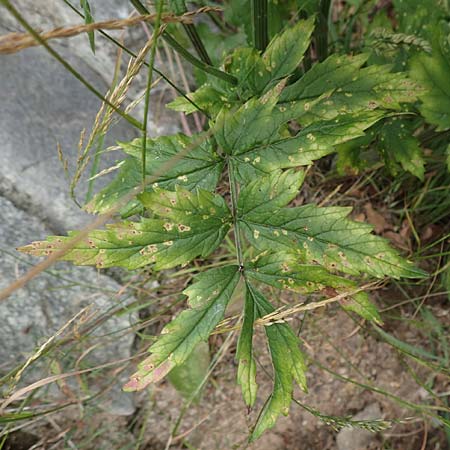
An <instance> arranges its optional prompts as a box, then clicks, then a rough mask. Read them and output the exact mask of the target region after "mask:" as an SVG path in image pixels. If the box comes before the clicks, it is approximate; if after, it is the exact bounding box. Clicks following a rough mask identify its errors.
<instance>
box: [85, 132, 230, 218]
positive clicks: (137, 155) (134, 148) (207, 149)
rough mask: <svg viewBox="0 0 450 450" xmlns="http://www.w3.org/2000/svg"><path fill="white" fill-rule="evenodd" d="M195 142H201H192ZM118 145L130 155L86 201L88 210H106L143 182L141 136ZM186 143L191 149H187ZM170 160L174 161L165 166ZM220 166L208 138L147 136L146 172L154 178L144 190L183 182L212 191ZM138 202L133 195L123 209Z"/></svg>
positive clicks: (168, 186)
mask: <svg viewBox="0 0 450 450" xmlns="http://www.w3.org/2000/svg"><path fill="white" fill-rule="evenodd" d="M196 142H201V143H200V144H198V145H195V143H196ZM120 146H121V148H122V149H123V151H125V153H127V154H128V155H130V157H129V158H126V159H125V160H124V162H123V163H122V165H121V166H120V168H119V173H118V175H117V177H116V179H115V180H113V181H112V182H111V183H110V184H109V185H108V186H106V187H105V188H104V189H103V190H102V191H100V192H99V193H98V194H97V195H96V196H95V197H94V198H93V199H92V201H91V202H90V203H89V204H88V205H86V209H87V210H88V211H89V212H92V213H104V212H106V211H108V210H109V209H111V208H112V207H114V206H115V205H117V202H119V201H121V199H123V198H124V197H125V196H127V195H130V193H132V191H133V190H135V189H136V188H138V187H139V186H140V185H141V184H142V161H141V151H142V139H134V140H133V141H131V142H126V143H125V142H123V143H121V144H120ZM189 147H192V149H191V150H189V151H188V152H186V148H189ZM170 161H173V165H171V167H167V166H168V164H169V163H170ZM222 170H223V160H222V159H220V158H219V157H218V156H217V154H216V153H215V152H214V149H213V146H212V143H211V141H210V140H209V139H206V138H205V139H204V140H202V139H201V136H199V135H194V136H186V135H184V134H176V135H173V136H162V137H158V138H156V139H148V142H147V158H146V171H145V173H146V175H147V176H148V177H150V176H155V175H157V179H155V181H154V182H153V183H151V184H150V185H149V186H147V187H146V190H147V191H151V190H152V189H153V188H154V187H155V186H159V187H162V188H164V189H170V190H173V189H175V187H176V186H183V187H185V188H186V189H188V190H190V191H193V190H195V189H196V188H202V189H206V190H208V191H213V190H214V189H215V188H216V185H217V182H218V180H219V177H220V174H221V172H222ZM138 205H139V202H138V201H137V200H136V199H132V200H131V201H130V202H129V203H128V205H127V209H126V210H125V212H126V211H127V210H132V209H133V208H135V207H136V206H138Z"/></svg>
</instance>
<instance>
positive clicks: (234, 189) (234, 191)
mask: <svg viewBox="0 0 450 450" xmlns="http://www.w3.org/2000/svg"><path fill="white" fill-rule="evenodd" d="M227 166H228V180H229V183H230V194H231V214H232V216H233V230H234V242H235V245H236V250H237V260H238V264H239V268H240V269H241V270H242V269H243V268H244V257H243V252H242V242H241V233H240V229H239V224H238V218H237V202H238V183H237V181H236V178H235V176H234V168H233V162H232V160H231V158H230V157H229V156H227Z"/></svg>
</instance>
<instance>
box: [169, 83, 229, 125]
mask: <svg viewBox="0 0 450 450" xmlns="http://www.w3.org/2000/svg"><path fill="white" fill-rule="evenodd" d="M187 97H188V98H189V99H191V100H192V103H191V102H190V101H189V100H187V99H186V98H184V97H177V98H176V99H175V100H173V101H172V102H170V103H168V104H167V105H166V106H167V108H169V109H173V110H174V111H179V112H184V113H186V114H192V113H193V112H196V111H199V109H198V108H200V109H201V110H203V111H205V112H207V113H208V114H209V115H211V116H212V117H215V116H217V114H218V113H219V111H220V110H221V108H222V106H223V105H224V104H225V103H226V102H228V98H227V97H225V96H224V95H223V94H222V93H221V92H219V91H218V90H217V89H215V88H214V87H213V86H211V84H209V83H207V84H205V85H203V86H202V87H200V88H199V89H197V90H196V91H195V92H191V93H189V94H187ZM194 104H195V105H197V106H198V108H196V106H195V105H194Z"/></svg>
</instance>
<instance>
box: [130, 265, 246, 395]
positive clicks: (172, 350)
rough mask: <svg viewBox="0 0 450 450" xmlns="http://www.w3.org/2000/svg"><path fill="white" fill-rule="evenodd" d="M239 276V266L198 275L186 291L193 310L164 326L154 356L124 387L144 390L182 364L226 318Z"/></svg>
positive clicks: (181, 314)
mask: <svg viewBox="0 0 450 450" xmlns="http://www.w3.org/2000/svg"><path fill="white" fill-rule="evenodd" d="M239 277H240V273H239V268H238V266H225V267H220V268H216V269H211V270H208V271H207V272H202V273H201V274H199V275H197V276H196V278H195V282H194V284H192V285H191V286H189V287H188V288H187V289H185V290H184V294H185V295H187V297H188V303H189V306H190V309H187V310H184V311H183V312H181V313H180V314H179V315H178V316H177V317H176V318H175V319H174V320H172V321H171V322H170V323H169V324H167V325H166V326H165V327H164V329H163V331H162V332H161V335H160V336H159V338H158V339H157V341H156V342H155V343H154V344H153V345H152V346H151V347H150V349H149V351H150V353H151V355H150V356H149V357H148V358H147V359H145V360H144V361H143V362H142V363H141V364H140V365H139V368H138V371H137V372H136V373H135V374H134V375H133V376H132V377H131V379H130V381H129V382H128V383H127V384H126V385H125V387H124V389H125V390H126V391H136V390H141V389H143V388H145V387H146V386H147V385H149V384H150V383H154V382H156V381H158V380H160V379H162V378H163V377H165V376H166V375H167V374H168V373H169V372H170V371H171V370H172V369H173V368H175V367H177V366H180V365H182V364H183V363H184V362H185V361H186V360H187V358H188V357H189V355H191V353H192V351H194V349H195V348H196V346H197V345H198V344H199V343H200V342H203V341H206V340H207V339H208V337H209V335H210V334H211V332H212V331H213V329H214V328H215V327H216V325H217V324H218V323H219V322H220V320H221V319H222V318H223V315H224V313H225V309H226V307H227V305H228V303H229V301H230V299H231V297H232V295H233V292H234V290H235V288H236V286H237V284H238V281H239Z"/></svg>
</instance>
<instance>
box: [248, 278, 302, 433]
mask: <svg viewBox="0 0 450 450" xmlns="http://www.w3.org/2000/svg"><path fill="white" fill-rule="evenodd" d="M247 290H248V295H249V296H250V297H251V299H252V300H253V304H254V308H255V311H256V314H257V316H258V317H264V316H266V315H267V314H270V313H272V312H273V311H274V308H273V306H272V305H271V304H270V303H269V302H268V301H267V300H266V299H265V297H264V296H263V295H262V294H261V293H260V292H258V291H257V290H256V289H254V288H253V286H252V285H251V284H249V283H247ZM265 331H266V336H267V340H268V343H269V350H270V355H271V358H272V364H273V373H274V383H273V392H272V394H271V396H270V397H269V399H268V401H267V402H266V404H265V405H264V408H263V409H262V411H261V413H260V415H259V417H258V420H257V422H256V425H255V428H254V430H253V433H252V435H251V437H250V440H251V441H254V440H256V439H257V438H258V437H260V436H261V434H262V433H263V432H264V431H266V430H267V429H268V428H271V427H273V426H274V425H275V423H276V421H277V419H278V417H279V416H280V414H284V415H287V414H288V413H289V406H290V404H291V401H292V393H293V382H294V381H296V382H297V383H298V385H299V386H300V387H301V388H302V389H303V390H305V391H306V376H305V372H306V364H305V361H304V356H303V354H302V352H301V351H300V349H299V346H298V345H299V342H298V339H297V336H296V335H295V334H294V332H293V331H292V329H291V328H290V327H289V325H287V324H286V323H279V322H277V323H271V324H268V325H266V326H265Z"/></svg>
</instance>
